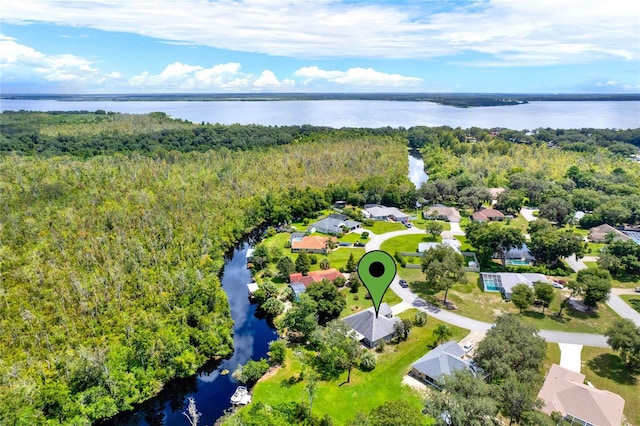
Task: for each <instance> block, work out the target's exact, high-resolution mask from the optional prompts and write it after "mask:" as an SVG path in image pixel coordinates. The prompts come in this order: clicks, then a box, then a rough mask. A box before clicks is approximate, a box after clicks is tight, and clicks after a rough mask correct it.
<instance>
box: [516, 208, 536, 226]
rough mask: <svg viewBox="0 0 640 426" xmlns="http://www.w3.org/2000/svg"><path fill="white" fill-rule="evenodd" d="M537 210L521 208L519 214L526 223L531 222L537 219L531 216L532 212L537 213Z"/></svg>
mask: <svg viewBox="0 0 640 426" xmlns="http://www.w3.org/2000/svg"><path fill="white" fill-rule="evenodd" d="M537 211H538V209H532V208H529V207H523V208H521V209H520V214H521V215H522V217H524V218H525V219H526V220H527V222H533V221H534V220H536V219H537V218H536V217H535V216H534V215H533V212H537Z"/></svg>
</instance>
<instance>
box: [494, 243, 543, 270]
mask: <svg viewBox="0 0 640 426" xmlns="http://www.w3.org/2000/svg"><path fill="white" fill-rule="evenodd" d="M493 258H494V259H501V255H500V253H495V254H494V255H493ZM505 259H506V261H507V265H515V266H525V265H531V264H533V263H534V262H535V261H536V257H535V256H534V255H533V254H532V253H531V250H529V247H528V246H527V245H526V244H522V246H520V247H519V248H512V249H510V250H508V251H507V252H506V253H505Z"/></svg>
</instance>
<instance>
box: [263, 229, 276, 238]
mask: <svg viewBox="0 0 640 426" xmlns="http://www.w3.org/2000/svg"><path fill="white" fill-rule="evenodd" d="M277 233H278V231H276V228H273V227H270V228H267V232H266V234H265V235H266V237H267V238H269V237H273V236H274V235H276V234H277Z"/></svg>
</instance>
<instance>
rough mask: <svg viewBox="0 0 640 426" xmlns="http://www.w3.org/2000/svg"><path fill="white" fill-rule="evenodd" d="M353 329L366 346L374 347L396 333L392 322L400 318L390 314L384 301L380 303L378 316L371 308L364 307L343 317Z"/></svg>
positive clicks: (389, 309)
mask: <svg viewBox="0 0 640 426" xmlns="http://www.w3.org/2000/svg"><path fill="white" fill-rule="evenodd" d="M342 321H344V322H346V323H347V324H349V325H350V326H351V328H352V329H353V330H354V331H355V334H356V337H357V339H358V340H359V341H360V343H362V344H363V345H364V346H366V347H368V348H374V347H376V346H377V345H378V344H379V343H380V342H382V341H385V342H387V341H389V340H391V339H393V337H394V336H395V335H396V330H395V327H394V324H395V323H397V322H399V321H400V318H396V317H393V316H392V313H391V308H390V307H389V305H388V304H386V303H381V304H380V310H379V311H378V317H377V318H376V312H375V311H374V309H373V308H369V309H366V310H364V311H361V312H358V313H357V314H353V315H351V316H348V317H346V318H344V319H343V320H342Z"/></svg>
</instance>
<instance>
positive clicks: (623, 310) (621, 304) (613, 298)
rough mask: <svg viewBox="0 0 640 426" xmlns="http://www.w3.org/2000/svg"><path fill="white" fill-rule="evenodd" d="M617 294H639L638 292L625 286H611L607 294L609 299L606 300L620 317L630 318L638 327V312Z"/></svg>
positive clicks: (639, 323)
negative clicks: (609, 292)
mask: <svg viewBox="0 0 640 426" xmlns="http://www.w3.org/2000/svg"><path fill="white" fill-rule="evenodd" d="M619 294H636V295H638V296H640V293H635V292H634V291H633V290H630V289H626V288H613V289H611V294H609V300H607V305H609V306H610V307H611V309H613V310H614V311H616V313H617V314H618V315H620V316H621V317H622V318H628V319H630V320H631V321H633V323H634V324H635V325H636V326H637V327H640V312H638V311H636V310H635V309H633V308H632V307H631V306H629V305H628V304H627V302H625V301H624V300H622V299H621V298H620V297H619V296H618V295H619Z"/></svg>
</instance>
